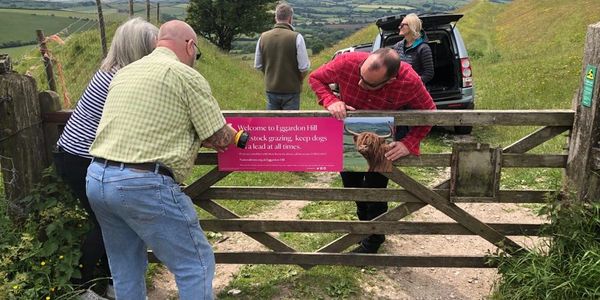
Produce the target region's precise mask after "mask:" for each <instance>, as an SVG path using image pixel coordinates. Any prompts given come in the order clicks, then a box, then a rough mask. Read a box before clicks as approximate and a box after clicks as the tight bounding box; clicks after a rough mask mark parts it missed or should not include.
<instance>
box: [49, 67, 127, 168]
mask: <svg viewBox="0 0 600 300" xmlns="http://www.w3.org/2000/svg"><path fill="white" fill-rule="evenodd" d="M114 75H115V73H113V72H104V71H98V72H96V74H94V77H93V78H92V80H91V81H90V83H89V84H88V86H87V88H86V89H85V91H84V92H83V95H82V96H81V98H80V99H79V102H77V107H76V108H75V111H74V112H73V113H72V114H71V118H69V121H68V122H67V125H66V126H65V130H64V131H63V133H62V134H61V136H60V138H59V140H58V145H59V146H60V147H61V148H62V149H63V150H64V151H65V152H68V153H70V154H73V155H78V156H82V157H87V158H90V159H91V158H92V156H91V155H90V153H89V150H90V146H91V145H92V142H93V141H94V138H95V137H96V129H97V128H98V123H100V117H101V116H102V110H103V108H104V102H105V101H106V96H107V94H108V86H109V84H110V82H111V81H112V78H113V76H114Z"/></svg>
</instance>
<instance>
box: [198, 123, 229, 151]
mask: <svg viewBox="0 0 600 300" xmlns="http://www.w3.org/2000/svg"><path fill="white" fill-rule="evenodd" d="M235 133H236V131H235V129H233V128H232V127H231V125H229V124H226V125H224V126H223V127H221V129H219V130H217V131H216V132H215V133H213V135H211V136H209V137H208V138H207V139H205V140H204V141H202V147H206V148H211V149H215V150H217V151H219V152H222V151H225V150H227V147H228V146H229V145H231V144H233V143H234V138H233V137H234V136H235Z"/></svg>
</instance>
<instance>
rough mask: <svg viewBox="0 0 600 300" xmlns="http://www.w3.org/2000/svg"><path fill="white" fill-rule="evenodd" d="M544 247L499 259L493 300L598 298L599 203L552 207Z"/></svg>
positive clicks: (546, 210) (547, 209)
mask: <svg viewBox="0 0 600 300" xmlns="http://www.w3.org/2000/svg"><path fill="white" fill-rule="evenodd" d="M542 213H544V214H546V215H548V218H549V219H550V221H551V223H550V224H549V225H548V226H546V227H545V228H544V230H543V231H544V233H545V234H547V235H551V236H552V239H548V240H547V244H546V245H545V247H540V248H536V249H532V250H531V251H530V252H528V253H526V254H524V255H520V256H513V257H509V256H499V257H496V258H495V259H496V260H497V262H498V263H499V268H498V272H499V273H500V274H501V275H502V277H501V278H500V280H499V282H498V283H497V285H496V287H495V291H494V294H493V297H492V298H493V299H598V298H600V285H598V283H599V282H600V202H595V203H576V202H570V201H568V200H564V201H562V202H558V201H556V202H551V203H549V204H548V205H547V206H545V207H544V209H543V210H542Z"/></svg>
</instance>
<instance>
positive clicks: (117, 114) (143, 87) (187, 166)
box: [90, 47, 225, 182]
mask: <svg viewBox="0 0 600 300" xmlns="http://www.w3.org/2000/svg"><path fill="white" fill-rule="evenodd" d="M223 126H225V118H224V117H223V114H221V110H220V109H219V104H218V103H217V100H216V99H215V98H214V97H213V96H212V93H211V90H210V86H209V85H208V82H207V81H206V79H204V77H202V75H200V73H198V71H196V70H194V69H193V68H191V67H189V66H187V65H185V64H183V63H182V62H180V61H179V59H178V58H177V56H176V55H175V53H174V52H173V51H171V50H169V49H168V48H164V47H158V48H156V49H155V50H154V51H153V52H152V53H151V54H149V55H147V56H145V57H144V58H142V59H140V60H137V61H135V62H133V63H131V64H129V65H127V66H126V67H123V68H122V69H121V70H119V72H117V74H116V75H115V78H114V79H113V80H112V82H111V83H110V87H109V92H108V97H107V99H106V104H105V105H104V112H103V114H102V119H101V120H100V124H99V125H98V131H97V133H96V140H94V143H93V144H92V147H91V148H90V154H92V156H94V157H99V158H104V159H108V160H113V161H118V162H124V163H148V162H152V163H160V164H162V165H164V166H166V167H168V168H169V169H171V171H172V172H173V174H174V175H175V179H176V180H177V181H178V182H183V181H184V180H185V178H186V176H187V175H188V173H189V172H190V171H191V168H192V167H193V165H194V160H195V158H196V156H198V150H199V149H200V143H201V142H202V141H203V140H205V139H207V138H208V137H210V136H212V135H213V134H214V133H215V132H217V130H219V129H221V128H222V127H223Z"/></svg>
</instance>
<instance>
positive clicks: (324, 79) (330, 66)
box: [308, 58, 355, 120]
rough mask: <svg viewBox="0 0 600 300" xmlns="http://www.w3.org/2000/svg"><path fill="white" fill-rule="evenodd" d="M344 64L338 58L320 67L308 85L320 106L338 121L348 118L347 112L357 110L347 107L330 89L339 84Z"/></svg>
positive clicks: (309, 78)
mask: <svg viewBox="0 0 600 300" xmlns="http://www.w3.org/2000/svg"><path fill="white" fill-rule="evenodd" d="M342 64H343V62H342V59H337V58H336V59H334V60H333V61H330V62H328V63H326V64H324V65H322V66H321V67H319V68H318V69H317V70H315V71H314V72H312V73H311V74H310V76H309V77H308V83H309V84H310V87H311V88H312V90H313V91H314V92H315V94H316V95H317V99H318V101H319V104H320V105H322V106H323V107H325V108H326V109H327V110H328V111H329V112H330V113H331V115H332V116H334V117H335V118H336V119H338V120H342V119H344V118H346V111H347V110H355V109H354V107H352V106H350V105H346V103H344V102H343V101H342V100H340V98H338V97H337V96H336V95H335V94H333V91H331V88H330V87H329V84H331V83H336V82H337V78H338V77H337V74H338V70H340V69H341V67H342Z"/></svg>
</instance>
